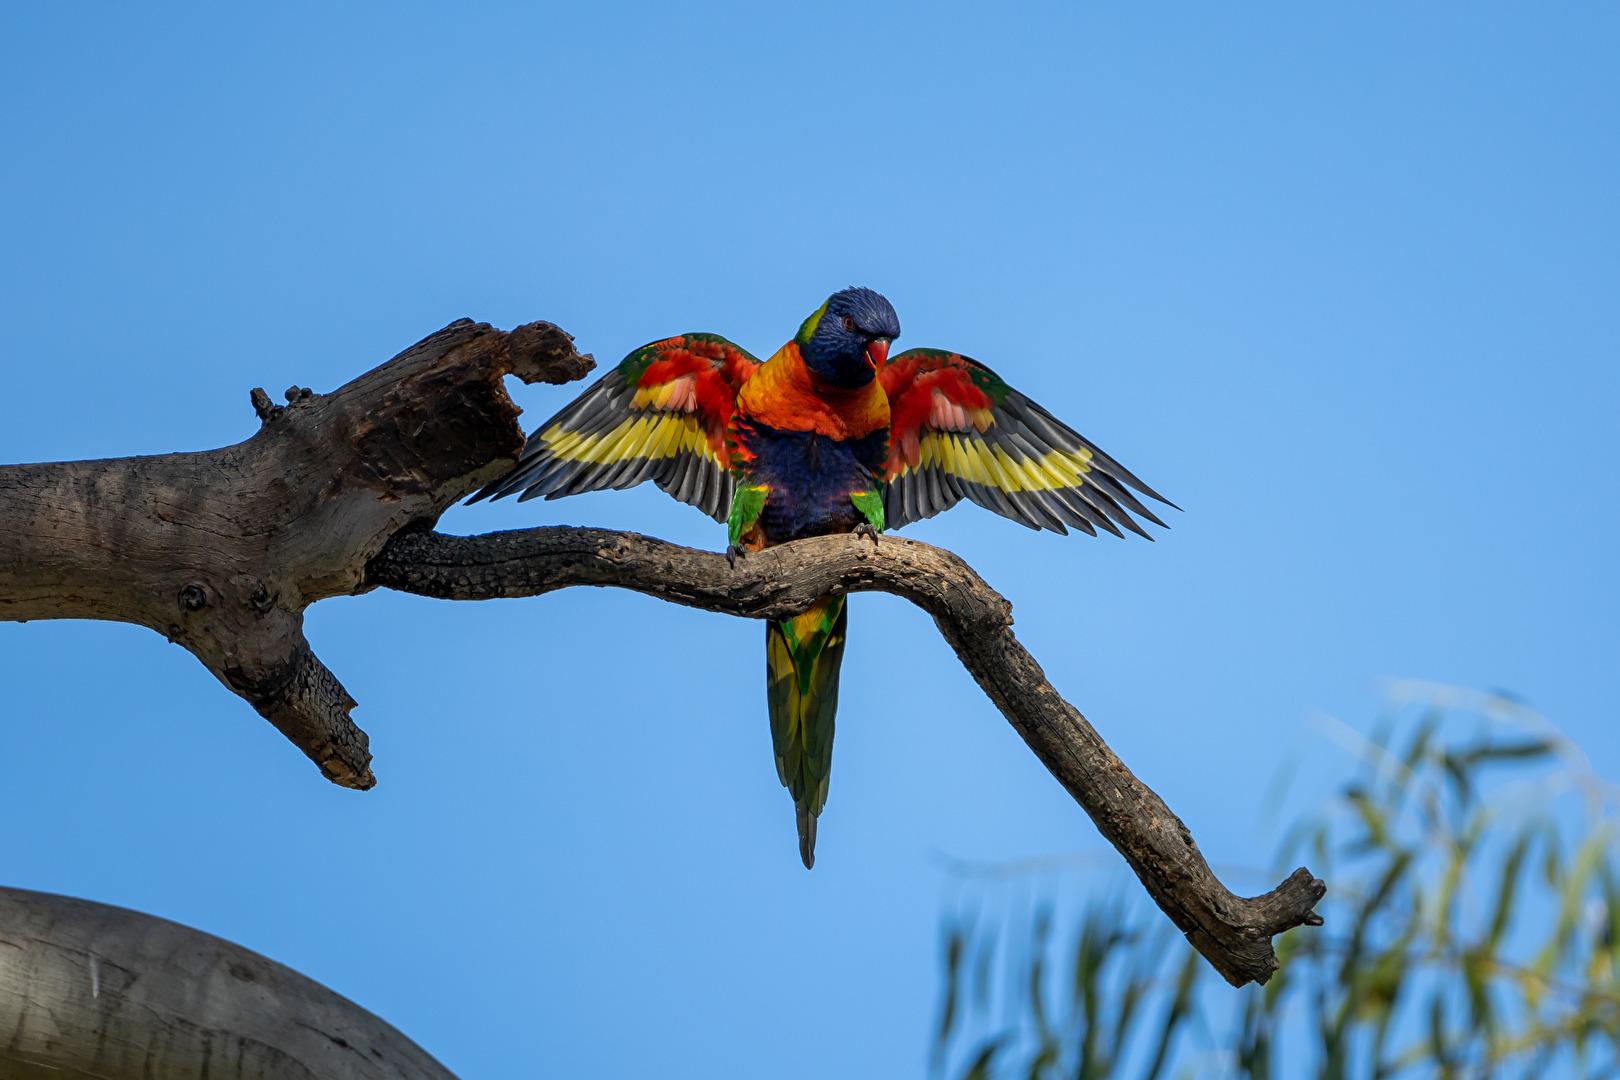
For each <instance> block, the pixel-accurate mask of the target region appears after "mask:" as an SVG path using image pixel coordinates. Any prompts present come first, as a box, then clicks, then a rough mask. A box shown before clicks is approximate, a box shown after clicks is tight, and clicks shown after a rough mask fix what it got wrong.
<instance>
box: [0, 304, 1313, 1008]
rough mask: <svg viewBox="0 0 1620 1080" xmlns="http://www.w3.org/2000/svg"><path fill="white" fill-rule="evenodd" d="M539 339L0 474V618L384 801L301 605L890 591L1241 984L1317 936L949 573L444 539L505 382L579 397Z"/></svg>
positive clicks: (349, 703)
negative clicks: (1159, 789)
mask: <svg viewBox="0 0 1620 1080" xmlns="http://www.w3.org/2000/svg"><path fill="white" fill-rule="evenodd" d="M570 341H571V339H569V338H568V336H567V335H566V334H564V333H563V332H562V331H560V330H558V329H557V328H556V327H554V326H551V325H550V324H548V323H532V324H530V325H528V326H524V327H519V328H518V329H516V330H514V331H512V332H511V333H509V334H507V333H502V332H500V331H498V330H495V329H494V328H492V327H489V326H487V325H482V324H473V323H471V322H467V321H465V320H464V321H462V322H458V323H455V324H452V325H451V326H449V327H446V328H445V329H444V330H442V331H440V332H439V333H437V334H435V335H433V336H432V337H429V338H427V339H426V340H424V341H422V342H421V343H419V344H417V345H416V346H414V347H412V348H411V349H408V350H406V351H405V352H404V353H401V354H400V355H399V356H397V357H395V358H394V359H393V360H391V361H389V362H388V363H387V364H384V365H383V366H381V367H379V368H377V369H375V370H373V371H371V372H369V373H367V374H365V375H362V376H361V377H360V378H358V379H356V380H355V381H354V382H351V383H349V384H347V385H346V386H343V387H341V388H340V389H338V390H336V391H334V392H333V393H331V394H329V395H317V394H312V393H310V392H309V391H307V390H299V389H297V388H294V389H293V390H291V391H289V392H288V402H289V404H288V405H286V406H274V405H271V404H270V401H269V398H268V396H266V395H265V394H264V392H263V391H262V390H255V391H254V392H253V394H252V401H253V405H254V408H255V411H257V412H258V414H259V416H260V419H261V421H262V423H263V426H262V428H261V430H260V431H259V432H258V434H256V435H254V436H253V437H252V438H250V439H248V440H247V441H245V442H243V443H239V444H237V445H236V446H230V447H225V448H224V449H221V450H214V451H209V452H207V453H202V454H171V455H164V456H161V457H150V458H127V459H120V460H112V461H95V462H69V463H57V464H47V465H13V466H5V467H0V520H4V521H5V522H6V525H7V528H6V529H4V530H0V619H35V618H97V619H116V620H120V621H125V622H135V623H140V624H141V625H144V626H150V627H151V628H152V629H154V630H157V631H159V632H160V633H164V634H167V635H168V637H169V638H170V639H171V640H173V641H177V642H179V643H181V644H183V645H185V647H186V648H188V649H190V650H191V651H192V652H193V653H194V654H195V655H196V656H197V657H198V659H200V660H201V661H202V662H203V664H204V665H205V666H207V667H208V669H209V670H210V671H212V672H213V673H214V674H215V676H216V677H218V678H219V679H220V681H222V682H224V683H225V684H226V685H227V686H229V687H230V688H231V689H232V690H234V691H236V693H238V694H240V695H241V696H242V697H244V698H246V699H247V700H248V701H249V702H250V703H251V704H252V705H253V706H254V707H255V708H256V709H258V710H259V712H260V713H261V714H263V715H264V716H265V717H266V718H267V719H269V720H270V721H271V722H272V723H274V724H275V725H276V726H277V727H278V728H279V729H280V730H281V731H282V732H283V733H285V734H286V735H287V737H288V738H289V739H291V740H292V741H293V742H294V743H296V744H297V745H298V746H299V747H300V748H301V749H303V751H304V752H305V753H306V754H308V755H309V756H310V757H311V758H312V759H313V760H314V761H315V762H316V763H317V764H318V765H320V766H321V768H322V770H323V771H324V772H325V773H326V775H327V776H328V777H329V778H330V779H332V780H333V781H334V782H336V783H340V784H344V785H347V786H350V787H360V788H364V787H370V786H371V784H372V783H373V782H374V781H373V778H372V775H371V770H370V765H369V762H370V754H369V751H368V750H367V748H366V736H365V734H364V733H363V732H362V731H360V729H359V728H358V727H356V726H355V725H354V723H353V721H352V720H351V719H350V718H349V710H350V709H351V708H353V706H354V704H355V703H354V701H353V700H352V699H351V698H350V697H349V696H348V694H347V693H346V692H344V690H343V687H342V685H341V684H339V683H338V681H337V679H336V678H335V677H334V676H333V675H332V674H331V672H329V671H327V669H326V668H325V667H324V666H322V665H321V663H320V661H318V660H317V659H316V658H315V657H314V655H313V654H312V653H311V652H310V650H309V646H308V645H307V644H306V643H305V641H304V638H303V634H302V630H301V625H302V620H303V611H304V608H305V607H307V606H308V605H309V604H311V603H314V602H315V601H316V600H319V599H322V598H323V597H328V596H338V595H345V594H352V593H357V592H362V591H365V590H366V589H370V588H376V587H378V586H387V587H389V588H395V589H401V590H404V591H409V592H416V593H421V594H424V595H428V596H440V597H446V598H450V599H467V600H471V599H488V598H493V597H502V596H532V595H537V594H539V593H543V592H549V591H551V590H553V589H559V588H564V587H567V586H570V585H613V586H618V587H622V588H629V589H634V590H637V591H640V592H644V593H648V594H650V595H654V596H660V597H663V598H664V599H667V600H671V601H673V602H676V603H681V604H687V605H689V606H693V607H700V608H704V609H706V610H709V611H716V612H724V613H728V614H733V615H740V616H745V617H750V618H781V617H783V616H786V615H789V614H792V613H795V612H798V611H800V610H803V609H804V608H805V607H806V606H808V605H809V604H810V603H811V602H812V601H813V600H815V599H816V598H817V597H819V596H823V595H825V594H827V593H829V592H835V591H845V592H854V591H862V590H874V589H876V590H883V591H887V592H892V593H895V594H897V595H900V596H904V597H906V598H907V599H909V600H911V601H912V602H914V603H916V604H918V605H919V606H920V607H922V608H923V609H924V610H926V611H928V612H929V614H931V615H932V616H933V617H934V620H935V622H936V624H937V625H938V626H939V628H940V631H941V633H943V634H944V636H945V638H946V639H947V640H948V641H949V642H950V643H951V645H952V647H953V648H955V650H956V652H957V655H958V656H959V657H960V658H961V660H962V662H963V664H964V665H966V667H967V668H968V670H969V671H970V672H972V674H973V676H974V678H975V679H977V680H978V682H979V685H980V686H982V687H983V688H984V690H985V692H986V693H987V694H988V695H989V696H990V699H991V700H992V701H993V702H994V703H995V704H996V706H997V708H999V709H1000V710H1001V711H1002V713H1003V715H1005V716H1006V717H1007V719H1008V721H1009V722H1011V723H1012V725H1013V727H1014V728H1015V729H1016V730H1017V731H1018V733H1019V734H1020V735H1021V736H1023V738H1024V740H1025V741H1026V742H1027V743H1028V744H1029V746H1030V748H1031V749H1032V750H1034V752H1035V754H1036V755H1037V756H1038V757H1039V758H1040V759H1041V761H1042V762H1043V763H1044V764H1045V765H1046V766H1047V768H1048V769H1049V770H1051V772H1052V774H1053V776H1055V777H1056V778H1057V779H1058V780H1059V782H1061V783H1062V784H1063V785H1064V787H1065V788H1066V789H1067V790H1068V791H1069V793H1070V794H1071V795H1073V797H1074V798H1075V800H1076V801H1078V802H1079V803H1080V805H1081V806H1082V807H1084V809H1085V810H1086V812H1087V813H1088V814H1090V815H1091V818H1092V820H1093V821H1094V822H1096V824H1097V827H1098V828H1099V829H1100V830H1101V831H1102V833H1103V835H1104V836H1106V837H1107V838H1108V839H1109V841H1110V842H1111V843H1113V844H1114V846H1115V847H1116V848H1118V849H1119V851H1120V852H1121V853H1122V854H1123V855H1124V856H1125V858H1126V859H1127V860H1128V861H1129V862H1130V864H1131V866H1132V868H1133V869H1134V870H1135V871H1136V873H1137V875H1138V876H1139V877H1140V878H1141V879H1142V882H1143V884H1144V886H1145V887H1146V888H1147V890H1148V892H1149V893H1150V894H1151V895H1152V896H1153V898H1154V900H1155V901H1157V902H1158V904H1159V906H1160V907H1162V908H1163V909H1164V911H1165V912H1166V913H1167V914H1168V915H1169V916H1170V918H1171V919H1172V920H1174V921H1175V923H1176V925H1177V926H1179V927H1180V928H1181V929H1182V930H1183V931H1184V932H1185V933H1186V934H1187V936H1188V939H1189V940H1190V941H1191V942H1192V943H1193V945H1194V946H1196V947H1197V948H1198V949H1199V951H1200V952H1202V953H1203V954H1204V955H1205V956H1206V957H1208V958H1209V960H1210V962H1211V964H1213V965H1214V966H1215V968H1216V969H1217V970H1219V971H1220V972H1221V974H1222V975H1224V976H1225V977H1226V978H1227V979H1228V980H1230V981H1231V982H1232V983H1233V984H1234V985H1242V984H1243V983H1244V982H1247V981H1250V980H1255V981H1259V982H1264V981H1266V979H1267V978H1268V977H1269V976H1270V974H1271V972H1272V971H1273V970H1274V969H1275V967H1276V960H1275V957H1274V955H1273V953H1272V948H1271V938H1272V937H1273V936H1274V935H1275V934H1278V933H1280V932H1282V931H1284V930H1287V929H1289V928H1290V927H1294V926H1298V925H1301V924H1316V923H1319V922H1320V919H1318V918H1317V917H1316V916H1315V915H1314V914H1313V912H1312V907H1313V906H1314V904H1315V903H1316V902H1317V901H1318V900H1319V899H1320V898H1321V896H1322V894H1323V891H1324V886H1323V885H1322V883H1321V882H1320V881H1317V880H1316V879H1315V878H1313V877H1312V876H1311V875H1310V873H1309V872H1308V871H1305V870H1303V869H1302V870H1299V871H1296V872H1295V873H1294V875H1293V876H1292V877H1290V878H1289V879H1288V880H1287V881H1285V882H1283V884H1282V885H1280V886H1278V888H1276V889H1274V890H1273V891H1272V892H1270V893H1267V894H1266V895H1264V896H1261V897H1254V898H1243V897H1238V896H1235V895H1233V894H1232V893H1230V892H1228V891H1227V890H1226V889H1225V888H1224V887H1223V886H1222V885H1221V884H1220V882H1219V881H1218V880H1216V878H1215V876H1214V875H1213V873H1211V872H1210V869H1209V867H1208V865H1207V864H1206V863H1205V861H1204V859H1203V856H1202V855H1201V854H1200V853H1199V851H1198V848H1197V845H1196V844H1194V843H1193V840H1192V836H1191V835H1190V834H1189V833H1188V831H1187V829H1186V827H1185V826H1184V825H1183V824H1182V823H1181V821H1180V820H1179V819H1178V818H1177V817H1176V816H1175V815H1174V814H1173V813H1171V812H1170V810H1169V808H1168V807H1167V806H1166V805H1165V804H1164V802H1163V801H1162V800H1160V799H1159V797H1158V796H1157V795H1155V794H1154V793H1153V791H1152V790H1151V789H1149V788H1148V787H1147V786H1146V785H1145V784H1143V783H1142V782H1141V781H1140V780H1138V779H1137V778H1136V776H1134V775H1133V774H1132V773H1131V772H1130V770H1129V769H1127V768H1126V767H1125V765H1124V763H1123V762H1121V761H1120V760H1119V758H1118V757H1117V756H1115V755H1114V753H1113V752H1112V751H1111V750H1109V749H1108V747H1107V745H1106V744H1105V743H1104V742H1103V741H1102V739H1101V738H1100V737H1099V736H1098V735H1097V732H1096V731H1095V730H1094V729H1093V728H1092V727H1091V725H1090V724H1089V723H1087V722H1086V720H1085V718H1084V717H1083V716H1081V715H1080V713H1079V712H1078V711H1077V710H1076V709H1075V708H1074V707H1073V706H1071V705H1069V704H1068V703H1067V702H1066V701H1064V700H1063V698H1062V697H1061V696H1059V695H1058V693H1057V692H1056V691H1055V690H1054V689H1053V688H1052V686H1051V684H1050V683H1048V682H1047V680H1046V676H1045V675H1044V674H1043V673H1042V671H1041V669H1040V666H1039V665H1038V664H1036V662H1035V660H1034V658H1033V657H1031V656H1030V655H1029V653H1028V652H1027V651H1026V650H1025V649H1024V648H1023V646H1022V645H1020V644H1019V643H1018V640H1017V638H1015V637H1014V636H1013V633H1012V630H1011V623H1012V618H1011V614H1010V613H1011V607H1010V605H1008V603H1007V602H1006V600H1004V599H1003V598H1002V597H1001V596H1000V595H998V594H997V593H996V592H995V591H993V590H992V589H990V588H989V586H987V585H986V584H985V583H984V582H983V581H982V580H981V579H980V578H979V577H978V575H977V574H975V573H974V572H973V571H972V570H971V569H970V568H969V567H968V566H967V565H966V564H964V563H963V562H962V561H961V560H960V559H958V558H956V556H954V555H951V554H950V553H949V552H945V551H941V550H939V549H938V548H933V547H930V546H928V545H926V544H921V543H918V542H916V541H911V540H905V539H901V538H897V537H884V538H883V539H882V540H881V542H879V543H877V544H875V545H874V544H873V543H871V542H870V541H867V540H861V539H856V538H854V537H848V536H836V537H823V538H819V539H812V540H804V541H799V542H797V543H794V544H789V545H784V546H782V547H778V548H772V549H770V550H768V551H765V552H760V553H757V554H753V555H749V556H747V557H746V558H744V559H742V560H740V561H739V562H738V564H737V566H736V568H735V569H733V568H732V567H730V566H729V565H728V564H727V562H726V560H725V559H724V557H722V556H720V555H717V554H713V553H709V552H701V551H694V550H692V549H689V548H681V547H677V546H674V545H671V544H666V543H663V542H661V541H657V540H651V539H648V538H646V537H642V536H637V535H635V534H631V533H613V532H605V531H602V530H597V529H568V528H546V529H532V530H524V531H520V532H513V533H500V534H493V535H490V536H481V537H447V536H441V535H438V534H436V533H432V532H430V531H429V530H430V529H431V527H432V525H433V524H434V523H435V522H436V521H437V520H438V517H439V515H440V514H441V513H442V512H443V511H444V510H445V509H446V508H448V507H449V506H450V505H451V504H452V503H453V502H455V501H456V500H457V499H459V498H460V497H462V496H463V495H465V494H467V493H469V492H471V491H473V490H475V489H477V488H478V487H479V486H481V485H482V484H484V483H485V482H486V481H488V480H490V479H492V478H493V477H495V476H497V475H499V474H500V473H501V472H502V471H503V470H505V469H508V468H510V467H511V463H512V460H513V459H514V458H515V457H516V454H517V452H518V450H519V449H520V448H521V446H522V443H523V432H522V430H521V429H520V428H519V426H518V424H517V415H518V413H517V409H516V408H515V407H514V406H513V405H512V403H511V401H510V399H508V397H507V396H506V393H505V391H504V389H503V388H502V385H501V376H502V375H504V374H507V373H512V374H516V375H518V376H520V377H521V378H523V379H525V381H535V380H539V379H543V380H546V381H550V382H564V381H568V380H570V379H576V378H579V377H581V376H583V375H584V374H585V372H586V371H588V370H589V369H590V367H591V361H590V359H589V357H585V356H581V355H579V354H578V353H576V352H575V351H574V350H573V347H572V345H571V343H570Z"/></svg>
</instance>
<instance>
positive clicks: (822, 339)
mask: <svg viewBox="0 0 1620 1080" xmlns="http://www.w3.org/2000/svg"><path fill="white" fill-rule="evenodd" d="M818 314H819V315H820V318H819V319H817V318H816V316H814V315H813V316H811V318H812V319H815V320H816V323H815V328H814V330H813V331H812V332H811V333H810V335H809V337H808V339H806V340H801V341H800V342H799V355H800V356H802V357H803V358H804V364H805V366H806V367H808V368H809V369H810V370H811V371H813V372H815V373H816V374H817V375H819V376H820V377H821V378H823V379H825V380H827V381H828V382H830V383H832V384H833V385H834V386H842V387H845V388H848V389H853V388H855V387H860V386H865V385H866V384H867V383H869V382H871V381H872V376H873V375H874V374H875V372H873V370H872V365H871V364H869V363H867V360H866V347H867V346H868V345H870V344H871V343H872V342H874V341H878V340H880V339H881V340H883V341H893V340H894V339H895V338H897V337H899V336H900V317H899V316H898V315H896V314H895V313H894V305H893V304H890V303H889V302H888V301H887V300H885V299H884V298H883V296H882V295H881V294H879V293H876V292H873V291H872V290H871V289H862V288H854V289H844V290H843V291H842V292H835V293H833V294H832V295H831V296H829V297H828V298H827V302H826V304H824V305H823V306H822V309H821V311H820V312H819V313H818ZM806 326H807V327H808V326H809V321H808V320H807V321H806Z"/></svg>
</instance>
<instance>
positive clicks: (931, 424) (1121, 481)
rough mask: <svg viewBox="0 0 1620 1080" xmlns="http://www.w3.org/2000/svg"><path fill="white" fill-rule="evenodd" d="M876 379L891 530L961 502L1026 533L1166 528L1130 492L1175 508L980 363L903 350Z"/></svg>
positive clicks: (949, 354) (955, 356)
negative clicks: (882, 402)
mask: <svg viewBox="0 0 1620 1080" xmlns="http://www.w3.org/2000/svg"><path fill="white" fill-rule="evenodd" d="M878 379H879V381H880V382H881V384H882V386H883V390H884V392H885V393H886V394H887V395H888V398H889V410H890V417H891V421H890V428H889V458H888V461H887V463H886V464H885V468H884V474H883V479H884V480H885V481H886V482H887V487H886V488H885V490H884V495H883V509H884V518H885V519H886V522H887V524H888V527H889V528H898V527H899V526H901V525H904V524H906V523H908V522H912V521H918V520H921V519H922V518H926V517H933V516H934V515H935V514H937V513H939V512H940V511H941V510H948V509H950V508H951V507H952V506H955V505H956V504H957V503H958V502H959V501H961V500H962V499H963V498H967V499H971V500H973V501H974V502H976V503H978V504H979V505H980V506H983V507H984V508H985V509H987V510H994V511H995V512H996V513H998V514H1000V515H1002V516H1003V517H1009V518H1011V519H1012V520H1014V521H1016V522H1019V523H1020V524H1023V525H1027V526H1029V527H1030V528H1032V529H1052V530H1054V531H1056V532H1060V533H1061V532H1067V531H1068V530H1067V529H1066V528H1065V526H1073V527H1075V528H1078V529H1083V530H1085V531H1086V532H1088V533H1091V534H1092V535H1093V536H1095V535H1096V533H1097V529H1099V528H1101V529H1106V530H1107V531H1108V532H1111V533H1113V534H1114V535H1115V536H1121V535H1123V534H1122V533H1121V532H1120V531H1119V526H1121V525H1122V526H1124V527H1125V528H1127V529H1130V530H1131V531H1132V532H1134V533H1138V534H1140V535H1142V536H1147V533H1146V532H1144V531H1143V529H1142V527H1141V526H1140V525H1139V524H1137V522H1136V520H1135V519H1134V518H1133V517H1132V516H1131V515H1132V514H1133V513H1134V514H1137V515H1139V516H1141V517H1143V518H1145V519H1146V520H1148V521H1151V522H1153V523H1154V524H1156V525H1163V524H1164V522H1162V521H1160V520H1159V519H1158V518H1157V517H1155V516H1154V514H1153V512H1152V511H1151V510H1149V509H1148V508H1147V507H1146V506H1143V505H1142V503H1141V501H1140V500H1139V499H1137V498H1136V496H1135V495H1133V494H1132V493H1131V491H1130V490H1129V489H1131V488H1135V489H1136V490H1137V491H1139V492H1141V493H1142V494H1143V495H1147V496H1149V497H1150V498H1154V499H1158V500H1159V501H1160V502H1162V503H1164V504H1165V505H1167V506H1173V505H1175V504H1174V503H1171V502H1170V501H1169V500H1168V499H1166V498H1165V497H1164V496H1162V495H1160V494H1159V493H1158V492H1156V491H1154V490H1153V489H1152V488H1150V487H1148V486H1147V485H1146V484H1144V483H1142V481H1140V480H1138V479H1137V478H1136V477H1135V476H1133V475H1131V473H1130V472H1129V471H1128V470H1126V469H1125V468H1124V467H1123V466H1122V465H1120V464H1119V462H1117V461H1115V460H1114V459H1113V458H1111V457H1109V456H1108V455H1107V454H1105V453H1103V452H1102V451H1101V450H1099V449H1097V448H1096V447H1095V446H1093V445H1092V444H1091V443H1090V442H1089V441H1087V440H1086V438H1085V437H1084V436H1082V435H1080V434H1078V433H1077V432H1075V431H1073V430H1071V429H1070V428H1069V427H1067V426H1066V425H1065V424H1063V422H1062V421H1060V420H1058V419H1057V418H1056V417H1054V416H1053V415H1052V414H1051V413H1049V412H1047V411H1046V410H1045V409H1043V408H1041V407H1040V406H1039V405H1037V404H1035V402H1033V401H1031V400H1029V398H1027V397H1025V396H1024V395H1023V394H1020V393H1019V392H1018V391H1016V390H1014V389H1013V388H1012V387H1010V386H1008V385H1007V384H1006V383H1005V382H1003V381H1002V380H1001V379H1000V378H999V377H998V376H997V375H996V373H995V372H993V371H991V370H990V369H989V368H987V367H985V366H984V365H983V364H981V363H979V362H978V361H977V360H972V359H969V358H968V357H966V356H962V355H961V354H959V353H953V352H946V351H944V350H941V349H908V350H906V351H905V352H903V353H901V354H899V355H898V356H895V357H892V358H891V359H890V360H889V362H888V363H887V364H886V365H885V366H884V368H883V369H882V370H881V371H879V372H878ZM1149 539H1152V538H1151V537H1149Z"/></svg>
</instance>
